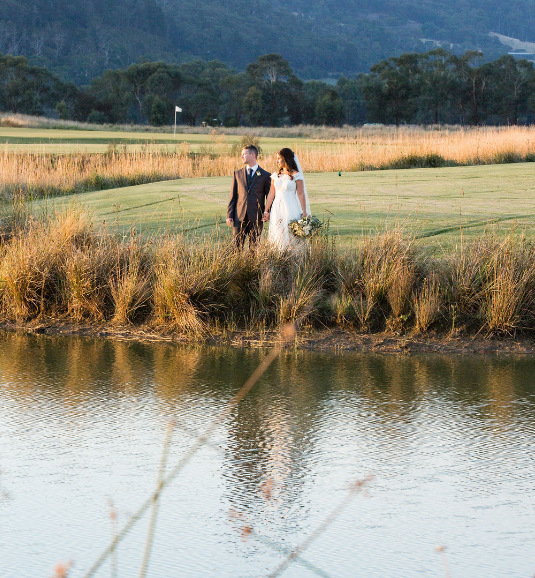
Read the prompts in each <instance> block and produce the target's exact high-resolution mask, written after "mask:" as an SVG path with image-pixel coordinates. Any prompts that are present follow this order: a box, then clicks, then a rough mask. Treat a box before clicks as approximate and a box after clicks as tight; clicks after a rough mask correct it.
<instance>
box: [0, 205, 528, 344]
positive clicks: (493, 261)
mask: <svg viewBox="0 0 535 578" xmlns="http://www.w3.org/2000/svg"><path fill="white" fill-rule="evenodd" d="M35 319H59V320H68V321H72V322H78V323H80V322H83V323H87V322H89V323H94V322H96V323H105V322H109V323H114V324H119V325H127V324H137V325H139V324H143V325H148V326H151V327H154V328H157V329H158V330H160V331H164V332H167V331H169V332H177V333H181V334H187V335H190V336H193V337H196V338H204V337H207V336H209V335H211V334H213V333H214V332H216V333H217V332H221V331H224V332H225V331H229V330H231V331H232V330H235V329H246V330H251V331H264V330H266V329H275V328H276V327H278V326H279V325H281V324H284V323H287V322H297V323H305V324H308V325H309V326H311V327H314V326H322V327H324V326H332V327H336V326H342V327H346V328H353V329H354V330H357V331H382V330H385V329H390V330H394V331H404V332H406V331H409V332H411V331H414V332H425V331H429V330H430V329H431V330H438V331H450V330H452V329H455V330H458V331H459V330H460V331H466V332H468V333H473V332H480V331H483V332H484V333H489V334H500V333H507V334H512V333H514V332H516V331H526V330H528V331H529V330H532V329H533V328H535V248H534V247H533V246H532V245H531V244H529V243H527V242H526V241H525V239H524V238H523V237H522V236H521V235H516V234H515V233H511V234H510V235H509V236H508V237H506V238H505V239H502V238H500V239H498V238H496V237H494V236H492V235H491V234H487V235H483V236H482V237H480V238H478V239H476V240H474V241H473V242H471V243H469V244H464V245H463V246H461V247H458V248H457V249H456V250H455V252H454V253H453V254H452V255H451V256H446V257H442V258H436V257H430V256H429V254H427V253H425V252H424V250H423V249H420V248H418V246H417V245H415V244H414V243H413V238H412V236H411V235H410V234H409V233H407V232H406V231H404V230H403V229H399V228H397V229H391V230H387V231H384V232H381V233H377V234H375V235H369V236H367V237H365V238H364V239H361V240H355V241H354V245H353V246H351V247H344V249H338V248H337V247H336V246H335V245H333V243H332V240H330V239H327V238H317V239H315V240H313V241H312V242H311V243H310V244H309V245H308V246H306V247H305V248H304V249H303V250H302V251H300V252H299V253H298V254H295V253H279V252H278V251H275V250H272V249H270V248H269V247H268V246H265V245H261V246H260V247H259V249H258V250H256V251H255V252H249V251H243V252H237V251H235V250H234V249H233V246H232V244H231V243H230V240H229V239H228V238H226V237H223V236H221V237H218V236H215V234H214V236H211V237H206V238H204V239H201V238H195V239H193V238H187V237H184V236H176V237H164V238H155V239H150V240H146V239H142V238H138V237H136V236H135V235H134V234H132V235H131V236H130V237H127V238H123V237H117V236H116V235H114V234H112V233H111V232H109V231H107V230H105V229H103V230H98V231H97V230H95V229H94V227H93V224H92V223H91V221H90V220H89V219H88V218H87V216H86V215H84V213H82V212H80V211H72V210H71V211H70V212H65V213H61V214H56V215H53V216H52V217H49V218H46V219H42V220H27V221H26V222H25V223H24V225H23V226H20V227H19V228H17V229H16V230H15V231H14V233H13V234H12V235H11V237H6V238H5V239H4V241H3V242H2V243H0V320H1V321H2V322H7V321H19V322H20V321H22V322H26V321H29V320H35Z"/></svg>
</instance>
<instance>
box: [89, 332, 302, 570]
mask: <svg viewBox="0 0 535 578" xmlns="http://www.w3.org/2000/svg"><path fill="white" fill-rule="evenodd" d="M295 333H296V331H295V325H293V324H288V325H287V326H285V327H284V328H283V330H282V335H281V336H282V339H283V342H282V344H281V345H278V346H277V347H274V348H273V349H272V350H271V351H270V352H269V353H268V355H267V356H266V357H265V358H264V359H263V361H262V362H261V363H260V365H259V366H258V367H257V368H256V369H255V371H254V372H253V374H252V375H251V377H249V379H248V380H247V381H246V382H245V383H244V384H243V386H242V387H241V389H240V390H239V391H238V392H237V393H236V394H235V395H234V397H233V398H232V399H230V401H229V402H228V403H227V404H226V405H225V407H224V408H223V409H222V410H221V411H220V412H219V414H218V415H217V416H216V417H215V418H214V420H213V421H212V423H211V424H210V426H209V427H208V429H207V430H206V431H205V432H204V433H203V434H202V435H201V436H199V438H198V439H197V440H196V441H195V443H194V444H193V445H192V446H191V448H190V449H189V450H188V451H187V452H186V454H185V455H184V456H183V457H182V459H181V460H179V462H178V463H177V464H176V466H175V467H174V468H173V469H172V470H171V472H170V473H169V475H168V476H167V477H166V478H164V479H163V480H162V483H161V488H160V490H158V491H156V492H154V493H153V494H151V496H150V497H149V498H148V499H147V500H145V502H143V504H142V505H141V506H140V508H139V509H138V511H137V512H136V513H135V514H133V515H132V516H131V517H130V519H129V520H128V522H127V523H126V524H125V526H124V527H123V529H122V530H121V531H120V532H119V533H118V534H117V536H116V537H115V539H114V540H112V542H111V544H110V545H109V546H108V547H107V548H106V549H105V550H104V552H103V553H102V554H101V555H100V556H99V558H98V560H97V561H96V562H95V563H94V564H93V566H91V568H90V569H89V570H88V571H87V573H86V574H85V575H84V578H90V576H94V574H95V572H96V571H97V570H98V569H99V568H100V566H101V565H102V564H103V563H104V561H105V560H106V559H107V558H108V556H109V555H110V554H111V553H112V552H113V551H114V550H115V549H116V548H117V546H118V544H119V542H121V541H122V540H123V538H124V537H125V536H127V534H128V533H129V532H130V530H131V529H132V528H133V527H134V525H135V524H136V523H137V522H138V520H140V519H141V517H142V516H143V515H144V514H145V512H146V511H147V510H148V509H149V507H150V506H151V505H152V504H153V502H154V499H155V497H157V496H158V495H159V494H160V493H161V491H163V489H164V488H165V487H166V486H167V485H169V484H170V483H171V481H172V480H173V479H174V478H175V477H176V476H177V475H178V474H179V473H180V472H181V471H182V469H183V468H184V466H185V465H186V464H187V463H188V462H189V461H190V459H191V458H192V457H193V456H194V455H195V453H196V452H197V451H198V450H199V449H200V448H201V447H202V446H203V445H204V444H205V443H206V441H207V440H208V439H209V437H210V436H211V435H212V434H213V432H214V431H215V429H216V428H217V427H218V426H219V424H220V423H221V422H222V421H223V420H224V419H225V418H226V417H227V416H228V415H229V414H230V413H231V412H232V410H233V409H234V408H235V407H236V406H237V405H238V403H240V401H241V400H242V399H243V398H244V397H245V396H246V395H247V394H248V393H249V392H250V391H251V389H253V387H254V386H255V385H256V382H257V381H258V380H259V379H260V378H261V377H262V375H263V374H264V373H265V371H266V370H267V369H268V367H269V366H270V365H271V364H272V363H273V362H274V361H275V359H276V358H277V356H278V355H279V353H280V351H281V350H282V348H283V347H284V345H285V344H286V343H289V342H290V341H291V340H292V339H294V338H295Z"/></svg>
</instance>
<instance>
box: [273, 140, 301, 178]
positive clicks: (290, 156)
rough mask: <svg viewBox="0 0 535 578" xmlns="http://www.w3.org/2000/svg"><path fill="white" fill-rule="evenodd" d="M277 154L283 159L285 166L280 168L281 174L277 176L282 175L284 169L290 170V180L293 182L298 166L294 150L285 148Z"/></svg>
mask: <svg viewBox="0 0 535 578" xmlns="http://www.w3.org/2000/svg"><path fill="white" fill-rule="evenodd" d="M277 154H278V155H279V156H280V157H281V158H282V160H283V161H284V163H283V165H282V166H281V167H280V168H279V172H278V173H277V174H279V175H280V174H281V173H282V171H283V169H287V170H288V174H289V175H290V178H291V179H292V180H293V175H292V172H293V171H295V172H297V170H298V169H297V165H296V164H295V155H294V152H293V150H292V149H288V148H284V149H281V150H280V151H278V152H277Z"/></svg>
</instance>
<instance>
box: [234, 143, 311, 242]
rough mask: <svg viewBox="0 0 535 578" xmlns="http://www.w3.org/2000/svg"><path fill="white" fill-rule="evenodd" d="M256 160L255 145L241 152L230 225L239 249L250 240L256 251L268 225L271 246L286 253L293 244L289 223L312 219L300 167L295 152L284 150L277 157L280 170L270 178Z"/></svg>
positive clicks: (256, 151) (235, 178) (235, 177)
mask: <svg viewBox="0 0 535 578" xmlns="http://www.w3.org/2000/svg"><path fill="white" fill-rule="evenodd" d="M257 156H258V149H257V148H256V147H255V146H253V145H249V146H247V147H244V148H243V150H242V154H241V158H242V161H243V164H244V165H245V166H244V168H243V169H240V170H238V171H236V172H235V173H234V180H233V182H232V189H231V191H230V198H229V203H228V209H227V225H229V227H230V226H232V227H233V231H234V242H235V244H236V246H237V247H238V249H241V248H242V247H243V244H244V242H245V238H246V237H247V236H248V237H249V246H250V247H252V248H253V247H255V246H256V245H257V243H258V241H259V239H260V235H261V234H262V226H263V223H264V222H266V221H269V222H270V224H269V231H268V242H269V243H270V244H271V245H273V246H274V247H276V248H278V249H280V250H284V249H287V248H289V247H291V246H292V245H293V244H294V239H293V237H291V236H290V231H289V229H288V223H289V222H290V221H292V220H294V219H301V218H302V217H306V216H309V215H310V205H309V203H308V195H307V190H306V186H305V180H304V177H303V173H302V171H301V166H300V165H299V160H298V159H297V157H296V155H295V154H294V153H293V151H292V150H291V149H288V148H283V149H281V150H280V151H279V152H278V153H277V165H278V166H279V170H278V171H277V172H276V173H273V174H272V175H270V174H269V173H268V172H267V171H265V170H264V169H262V168H260V167H259V166H258V163H257V160H256V159H257ZM266 197H267V199H266Z"/></svg>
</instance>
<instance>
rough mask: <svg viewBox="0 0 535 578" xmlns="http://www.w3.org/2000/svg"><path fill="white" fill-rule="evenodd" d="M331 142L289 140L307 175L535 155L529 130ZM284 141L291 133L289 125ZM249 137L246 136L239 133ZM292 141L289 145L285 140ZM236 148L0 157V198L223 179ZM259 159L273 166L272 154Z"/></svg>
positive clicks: (407, 132) (367, 132)
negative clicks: (294, 142)
mask: <svg viewBox="0 0 535 578" xmlns="http://www.w3.org/2000/svg"><path fill="white" fill-rule="evenodd" d="M336 130H338V131H341V130H342V129H333V131H334V134H333V135H332V138H331V139H330V140H325V137H326V133H321V134H322V137H323V138H322V139H320V138H319V137H318V139H312V140H310V139H309V141H307V142H303V143H302V144H301V145H300V144H299V143H298V144H297V145H295V147H296V150H297V153H298V154H299V158H300V160H301V164H302V165H303V167H305V170H306V171H307V172H332V171H364V170H376V169H388V168H414V167H441V166H448V165H477V164H493V163H511V162H520V161H534V160H535V128H532V127H483V128H470V129H459V128H441V129H440V130H423V129H421V128H408V127H401V128H371V129H369V128H366V127H363V128H360V129H353V130H352V131H351V133H350V134H349V132H348V134H346V135H345V136H343V133H342V132H339V133H338V135H337V134H336ZM288 131H289V132H288V138H289V139H291V138H292V136H291V132H290V129H288ZM244 138H250V137H244ZM289 144H291V146H294V144H293V143H291V142H290V143H289ZM235 149H236V146H235V145H231V144H230V143H229V142H228V141H227V140H226V137H225V135H224V134H220V133H214V134H212V137H211V140H210V142H209V143H207V144H206V145H205V146H203V147H202V148H201V150H200V151H199V152H197V153H192V152H191V150H190V145H189V144H188V143H179V144H177V145H176V146H175V145H157V144H152V145H147V146H144V147H143V148H142V149H141V150H137V151H129V150H127V149H126V148H124V147H123V148H117V147H114V146H112V147H110V149H109V151H108V152H107V153H102V154H96V153H72V154H40V153H37V152H26V153H17V152H10V151H9V148H4V152H2V153H1V154H0V198H2V197H3V198H4V199H5V198H15V197H17V196H18V197H21V196H22V197H27V196H31V197H43V196H54V195H64V194H71V193H78V192H85V191H94V190H101V189H107V188H114V187H122V186H130V185H138V184H143V183H149V182H154V181H163V180H170V179H177V178H196V177H217V176H230V175H231V174H232V172H233V171H234V170H236V169H237V168H239V167H240V165H241V163H240V160H239V155H238V154H237V152H236V150H235ZM261 162H262V164H263V166H265V167H266V168H268V169H269V170H275V167H276V159H275V155H274V154H271V155H267V156H265V157H264V158H263V159H262V161H261Z"/></svg>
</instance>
